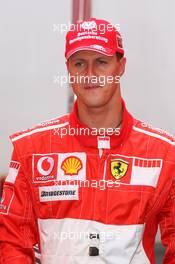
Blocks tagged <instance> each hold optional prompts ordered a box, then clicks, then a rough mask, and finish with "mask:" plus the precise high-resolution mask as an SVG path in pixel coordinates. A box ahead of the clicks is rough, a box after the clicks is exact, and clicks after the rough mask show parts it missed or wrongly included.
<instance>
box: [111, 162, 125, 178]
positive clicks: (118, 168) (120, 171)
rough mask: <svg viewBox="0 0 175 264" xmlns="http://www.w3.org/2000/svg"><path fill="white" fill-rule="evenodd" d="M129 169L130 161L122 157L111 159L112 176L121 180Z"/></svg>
mask: <svg viewBox="0 0 175 264" xmlns="http://www.w3.org/2000/svg"><path fill="white" fill-rule="evenodd" d="M127 170H128V162H126V161H124V160H122V159H116V160H112V161H111V174H112V176H113V177H114V178H115V179H117V180H119V179H121V178H122V177H123V176H125V174H126V172H127Z"/></svg>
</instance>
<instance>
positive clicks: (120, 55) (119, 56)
mask: <svg viewBox="0 0 175 264" xmlns="http://www.w3.org/2000/svg"><path fill="white" fill-rule="evenodd" d="M116 57H117V60H120V59H121V58H123V54H121V53H119V52H116Z"/></svg>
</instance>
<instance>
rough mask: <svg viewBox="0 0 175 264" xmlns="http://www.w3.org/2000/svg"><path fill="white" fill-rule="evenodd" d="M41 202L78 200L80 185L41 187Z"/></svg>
mask: <svg viewBox="0 0 175 264" xmlns="http://www.w3.org/2000/svg"><path fill="white" fill-rule="evenodd" d="M39 198H40V202H50V201H63V200H78V199H79V195H78V185H61V186H59V185H57V186H44V187H39Z"/></svg>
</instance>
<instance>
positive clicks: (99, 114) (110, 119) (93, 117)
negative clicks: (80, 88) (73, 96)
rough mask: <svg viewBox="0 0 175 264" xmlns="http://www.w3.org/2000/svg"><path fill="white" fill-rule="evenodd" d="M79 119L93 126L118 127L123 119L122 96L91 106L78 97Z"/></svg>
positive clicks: (97, 127)
mask: <svg viewBox="0 0 175 264" xmlns="http://www.w3.org/2000/svg"><path fill="white" fill-rule="evenodd" d="M77 105H78V117H79V120H80V121H81V122H82V123H84V124H86V125H87V126H88V127H91V128H96V129H100V128H105V129H107V128H116V127H118V126H119V125H120V124H121V121H122V102H121V96H120V97H117V98H114V100H111V101H110V102H108V103H107V104H105V105H102V106H100V107H89V106H87V105H85V104H83V103H82V102H81V101H79V100H78V99H77Z"/></svg>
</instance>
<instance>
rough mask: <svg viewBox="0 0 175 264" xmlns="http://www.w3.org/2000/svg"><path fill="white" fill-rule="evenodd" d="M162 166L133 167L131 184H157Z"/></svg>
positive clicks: (154, 185)
mask: <svg viewBox="0 0 175 264" xmlns="http://www.w3.org/2000/svg"><path fill="white" fill-rule="evenodd" d="M160 171H161V168H159V167H153V168H151V167H150V168H149V167H138V166H133V167H132V174H131V184H133V185H147V186H153V187H156V186H157V182H158V179H159V175H160Z"/></svg>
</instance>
